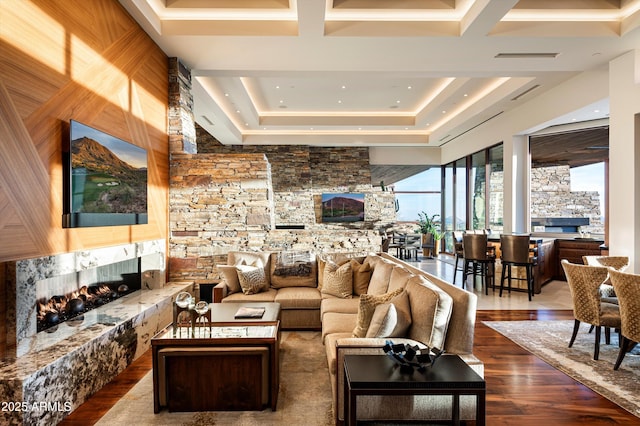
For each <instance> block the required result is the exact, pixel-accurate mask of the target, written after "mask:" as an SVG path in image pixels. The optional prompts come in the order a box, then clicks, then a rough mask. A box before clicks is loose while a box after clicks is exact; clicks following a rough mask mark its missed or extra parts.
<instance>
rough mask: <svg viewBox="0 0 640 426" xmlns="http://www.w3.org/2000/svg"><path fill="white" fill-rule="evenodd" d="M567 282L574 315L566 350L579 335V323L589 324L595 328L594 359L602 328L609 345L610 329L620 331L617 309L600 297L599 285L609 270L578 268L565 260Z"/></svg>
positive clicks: (598, 350) (563, 265)
mask: <svg viewBox="0 0 640 426" xmlns="http://www.w3.org/2000/svg"><path fill="white" fill-rule="evenodd" d="M561 265H562V268H563V269H564V273H565V275H566V276H567V283H568V284H569V289H570V291H571V297H572V299H573V316H574V318H575V322H574V325H573V333H572V335H571V340H570V341H569V347H571V346H573V342H574V341H575V339H576V336H577V335H578V329H579V327H580V322H584V323H587V324H591V325H593V326H595V328H596V333H595V334H596V336H595V337H596V340H595V349H594V352H593V359H595V360H597V359H598V356H599V354H600V334H601V330H602V327H605V338H606V343H610V329H611V328H614V329H620V309H619V308H618V305H615V304H613V303H607V302H603V301H602V300H601V298H600V292H599V290H600V285H601V284H602V282H603V281H604V280H605V279H606V278H607V275H608V274H609V270H608V269H607V268H605V267H601V266H588V265H577V264H573V263H569V261H568V260H567V259H562V261H561Z"/></svg>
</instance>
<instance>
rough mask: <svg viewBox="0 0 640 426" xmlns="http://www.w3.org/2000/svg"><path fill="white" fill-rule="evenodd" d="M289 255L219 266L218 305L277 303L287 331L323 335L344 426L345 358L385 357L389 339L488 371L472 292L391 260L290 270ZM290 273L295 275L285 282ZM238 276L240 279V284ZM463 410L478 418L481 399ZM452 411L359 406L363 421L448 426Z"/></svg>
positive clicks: (441, 403) (394, 401)
mask: <svg viewBox="0 0 640 426" xmlns="http://www.w3.org/2000/svg"><path fill="white" fill-rule="evenodd" d="M283 256H285V254H283V253H249V252H231V253H229V256H228V261H227V265H219V266H218V268H219V269H220V271H221V273H222V276H223V277H224V279H223V280H222V281H221V283H220V284H218V286H216V288H215V289H214V301H215V302H222V303H226V302H238V301H252V302H257V301H269V302H278V303H280V305H281V309H282V327H283V329H316V330H322V339H323V343H324V345H325V348H326V355H327V363H328V367H329V374H330V378H331V387H332V392H333V401H334V404H333V408H334V414H335V416H336V421H337V422H342V421H343V414H344V404H343V402H344V398H343V375H342V370H341V369H340V367H339V366H341V365H342V364H343V362H344V356H345V355H347V354H381V353H383V351H382V347H383V346H384V344H385V342H386V341H387V340H392V341H393V342H394V343H411V344H418V345H419V346H422V347H424V345H425V344H426V345H429V346H430V347H435V348H438V349H444V350H445V351H446V352H447V353H449V354H457V355H459V356H460V357H461V358H462V359H463V360H464V361H465V362H467V364H469V365H470V366H471V367H472V368H473V369H474V370H475V371H476V372H477V373H478V374H479V375H480V376H483V374H484V369H483V365H482V363H481V362H480V361H479V360H478V359H477V358H475V356H473V354H472V350H473V334H474V327H475V318H476V303H477V297H476V296H475V295H474V294H473V293H470V292H467V291H465V290H463V289H461V288H458V287H455V286H453V285H452V284H450V283H447V282H445V281H443V280H440V279H439V278H437V277H435V276H433V275H431V274H428V273H426V272H424V271H421V270H420V269H417V268H415V267H413V266H411V265H409V264H407V263H405V262H403V261H401V260H398V259H396V258H395V257H393V256H391V255H388V254H386V253H380V254H369V255H367V256H352V255H349V254H334V255H326V256H318V257H317V258H314V257H311V258H307V259H303V260H302V261H295V262H288V263H287V262H286V261H284V262H283V259H282V257H283ZM243 265H248V266H243ZM283 265H285V266H283ZM286 265H289V266H286ZM294 265H297V266H298V267H296V266H294ZM299 266H302V267H299ZM240 269H244V270H249V271H253V272H256V270H258V269H259V270H260V271H258V272H257V274H256V275H257V281H258V282H262V284H259V285H256V286H254V288H252V287H251V284H248V283H247V281H251V280H250V279H249V280H248V279H247V277H243V273H244V271H240ZM283 270H284V271H285V272H287V271H288V272H291V273H293V275H289V276H286V274H285V276H283V275H282V273H281V272H282V271H283ZM306 272H308V274H307V275H305V273H306ZM234 273H237V274H238V276H239V279H238V282H235V281H234V279H235V275H234ZM263 275H264V276H263ZM251 278H256V277H251ZM240 281H242V282H240ZM265 281H266V282H268V284H267V283H266V282H265ZM247 289H248V291H247ZM254 291H255V293H254V294H245V293H252V292H254ZM436 366H437V363H436ZM436 368H437V367H436ZM285 374H286V372H285ZM460 407H461V418H462V419H474V417H475V398H473V397H464V396H463V397H461V399H460ZM450 410H451V397H449V396H437V395H436V396H424V395H423V396H413V397H408V396H398V397H385V398H384V399H381V398H380V397H373V396H371V397H360V398H359V400H358V419H361V420H375V419H399V420H400V419H402V420H410V419H416V420H418V419H429V420H448V419H450V418H451V412H450Z"/></svg>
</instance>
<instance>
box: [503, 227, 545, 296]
mask: <svg viewBox="0 0 640 426" xmlns="http://www.w3.org/2000/svg"><path fill="white" fill-rule="evenodd" d="M530 246H531V244H530V236H529V235H508V234H501V235H500V251H501V252H502V254H501V256H500V260H501V261H502V276H501V277H500V297H502V289H503V288H504V280H505V279H507V281H508V283H509V293H511V280H512V279H514V280H522V279H523V278H520V277H514V276H513V273H512V267H513V266H522V267H524V268H525V271H526V277H525V278H524V280H526V282H527V294H528V296H529V301H531V297H532V296H533V267H534V266H535V264H536V261H537V257H536V253H535V252H534V251H533V250H531V248H530Z"/></svg>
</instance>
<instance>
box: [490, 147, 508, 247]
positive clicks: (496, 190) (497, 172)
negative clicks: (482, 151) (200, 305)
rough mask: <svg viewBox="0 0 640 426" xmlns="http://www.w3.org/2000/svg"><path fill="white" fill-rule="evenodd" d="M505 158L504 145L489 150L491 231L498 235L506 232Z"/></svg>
mask: <svg viewBox="0 0 640 426" xmlns="http://www.w3.org/2000/svg"><path fill="white" fill-rule="evenodd" d="M503 156H504V149H503V145H502V144H500V145H497V146H494V147H492V148H489V229H491V232H493V233H496V234H498V233H500V232H502V231H503V230H504V223H503V208H504V166H503Z"/></svg>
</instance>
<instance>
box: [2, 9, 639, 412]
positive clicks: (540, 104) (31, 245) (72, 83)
mask: <svg viewBox="0 0 640 426" xmlns="http://www.w3.org/2000/svg"><path fill="white" fill-rule="evenodd" d="M132 3H133V2H124V1H123V2H120V3H119V2H115V1H107V0H104V1H94V2H93V1H92V2H90V3H88V4H87V3H85V2H65V4H64V6H65V7H63V8H60V7H58V6H59V5H58V4H57V3H55V2H49V1H6V2H3V4H2V6H1V9H0V11H1V15H0V28H1V30H0V31H2V32H1V37H0V42H1V48H2V58H3V60H2V64H1V70H2V72H1V76H2V77H1V78H2V81H1V85H0V90H1V91H2V96H1V97H0V98H2V101H0V102H1V104H0V105H1V106H2V114H0V117H1V120H2V126H1V129H2V130H1V134H2V140H3V142H2V148H1V150H0V161H1V163H0V164H1V167H0V170H1V171H0V176H2V181H1V182H0V188H1V193H2V197H1V200H0V209H1V210H2V211H3V215H2V217H3V219H2V220H1V223H0V228H1V229H2V230H3V232H2V233H1V235H0V242H1V244H0V262H3V268H2V276H1V277H0V278H2V281H3V282H4V281H7V280H8V276H9V274H8V273H7V272H6V269H5V268H4V266H6V265H7V264H10V263H16V262H19V261H23V260H27V259H51V258H53V257H54V256H58V255H65V254H72V253H79V252H89V253H91V252H95V251H97V252H100V251H101V250H103V249H106V248H114V249H115V250H118V254H117V255H116V257H120V256H124V257H126V256H128V255H124V254H122V255H121V254H120V252H121V251H122V252H131V251H136V252H140V253H144V254H145V255H147V254H150V253H149V252H148V249H149V248H148V247H147V244H149V245H150V246H152V252H153V253H160V257H161V260H157V259H155V258H154V259H153V260H151V261H150V264H149V265H148V266H147V268H148V270H159V271H162V272H163V274H164V275H165V276H166V278H165V280H166V281H169V282H176V281H177V282H191V281H193V282H195V283H199V282H206V281H212V280H216V279H218V278H219V276H218V274H217V271H216V269H215V265H216V264H219V263H221V262H223V259H224V258H225V256H226V253H227V252H228V251H230V250H237V249H262V248H266V247H272V248H282V249H302V250H308V249H313V250H314V251H323V250H328V249H331V250H332V251H345V252H346V251H354V252H356V251H357V252H369V251H378V250H379V247H380V243H381V233H380V230H381V229H385V228H386V227H388V226H389V225H390V224H392V223H393V221H394V220H393V218H394V217H395V206H394V196H393V193H392V192H390V191H383V189H382V188H381V186H380V185H378V183H377V182H372V179H371V174H370V172H369V170H370V166H371V165H407V166H411V165H415V164H436V165H442V164H447V163H449V162H451V161H455V160H457V159H459V158H463V157H465V156H466V155H469V154H471V153H473V152H476V151H479V150H482V149H484V148H487V147H489V146H492V145H494V144H496V143H499V142H502V143H503V144H504V159H505V160H504V161H505V162H504V169H505V176H506V178H505V186H504V194H505V195H504V226H505V231H507V232H508V231H514V232H526V231H527V230H528V227H527V223H529V222H530V220H529V219H530V214H531V213H530V211H529V204H528V203H529V201H528V197H527V195H526V194H528V179H529V176H528V172H527V171H526V170H527V167H528V166H527V158H528V141H527V136H526V135H527V134H528V133H533V132H535V131H537V130H539V129H540V128H541V127H542V126H550V125H554V123H559V122H560V121H559V118H560V117H563V118H564V117H567V120H568V121H571V118H570V117H571V115H572V114H574V113H576V112H577V111H580V110H583V111H586V110H588V109H593V105H594V104H597V103H599V102H601V101H602V100H603V99H607V100H608V102H609V105H610V114H609V117H608V118H607V120H608V123H609V126H610V132H611V136H610V150H609V158H610V166H609V193H608V196H609V200H608V203H609V205H610V206H612V207H611V208H610V211H609V215H608V217H609V227H608V233H607V243H608V246H609V247H610V253H611V254H617V255H626V256H629V258H630V259H631V264H630V271H634V270H637V266H636V265H638V264H640V263H639V262H640V259H639V256H640V243H639V241H640V233H639V232H638V227H639V226H640V224H638V222H637V218H638V217H640V214H638V209H639V208H640V207H639V206H638V202H637V199H638V189H637V187H636V186H637V185H635V183H634V182H637V181H638V179H637V173H640V172H639V170H640V167H638V163H639V162H640V159H639V156H638V154H637V149H636V146H638V143H637V139H638V130H637V129H638V128H639V127H640V125H639V124H638V122H639V119H638V117H639V111H638V109H639V105H638V99H640V85H639V84H638V79H637V77H635V76H637V74H638V71H637V69H638V59H637V58H638V56H639V55H640V53H639V51H638V50H637V47H636V49H635V50H629V51H627V50H626V49H623V47H624V46H625V45H627V44H629V43H631V44H632V45H633V41H634V40H637V39H638V29H637V25H635V26H634V25H633V24H632V22H633V19H628V21H626V22H628V24H626V25H628V27H629V28H628V29H626V30H625V33H624V36H621V35H617V36H614V39H615V40H617V43H616V45H618V44H619V48H620V49H622V51H624V54H622V51H621V55H619V56H618V55H613V56H606V55H605V56H606V58H601V59H597V56H598V55H595V53H594V58H596V59H593V60H592V61H593V62H592V63H591V64H590V67H588V68H585V69H579V70H577V69H571V68H570V67H568V66H566V68H565V70H564V72H566V74H565V76H564V78H563V79H560V80H562V81H557V82H556V83H557V84H556V85H555V86H554V87H553V89H550V90H544V91H541V92H540V93H539V94H538V93H534V95H535V96H531V97H530V98H526V97H525V98H524V99H522V100H521V101H520V102H519V103H518V106H517V108H511V109H509V110H505V112H503V113H501V114H499V115H497V116H495V118H493V119H492V120H491V121H490V122H487V123H486V124H485V125H483V126H477V127H474V128H470V129H469V131H468V132H465V133H461V134H459V135H458V136H457V137H456V139H455V143H453V142H451V143H447V144H444V145H442V144H436V146H434V142H435V141H437V140H439V139H442V138H443V137H444V136H446V133H441V132H443V131H444V130H445V129H446V128H447V126H444V127H443V128H442V129H441V130H434V131H433V132H432V133H431V134H430V135H429V137H428V139H429V140H431V141H432V142H430V143H426V136H425V134H424V132H418V131H413V130H411V131H408V132H406V133H405V132H404V131H403V130H401V129H398V130H396V131H394V132H393V133H404V134H403V135H402V137H404V138H405V139H404V140H403V141H402V142H399V143H396V144H390V143H388V142H380V139H384V137H380V135H376V134H375V132H371V133H370V134H367V135H363V136H362V137H358V138H347V137H346V136H340V137H338V138H336V139H335V140H332V141H329V140H328V138H329V137H330V134H331V132H318V133H317V134H311V135H309V134H306V133H308V132H306V131H305V134H304V135H302V134H301V133H299V134H294V136H291V134H289V135H288V136H287V135H283V136H282V137H281V138H279V137H277V136H274V133H270V132H269V131H266V132H260V131H256V132H245V133H246V134H245V135H244V136H242V138H241V139H242V140H243V141H244V142H241V144H239V145H242V147H240V146H239V145H236V146H228V145H224V144H221V143H220V142H217V143H215V142H213V143H212V140H211V139H215V138H214V137H211V134H212V133H210V132H209V131H208V130H207V129H206V128H205V127H208V126H209V124H208V123H207V122H206V121H205V120H204V119H202V118H201V117H200V116H199V115H198V113H197V111H195V110H194V107H195V106H194V105H193V103H192V102H193V99H192V96H193V95H192V94H190V93H189V89H190V88H189V87H186V86H188V85H190V84H191V83H192V82H193V84H194V86H193V90H194V91H198V90H202V86H201V85H196V84H195V80H196V79H195V78H194V76H192V74H191V69H190V68H194V69H195V68H198V67H197V66H195V64H193V63H189V64H188V65H187V64H186V63H185V62H183V61H184V59H183V58H180V57H176V56H175V55H170V54H169V53H168V52H169V51H170V50H169V49H167V50H164V49H163V48H160V47H159V45H158V43H157V42H156V41H155V40H154V39H153V37H151V36H150V35H149V33H148V32H147V31H148V29H146V28H145V26H143V25H142V24H141V23H140V22H143V23H144V21H142V20H140V21H138V19H140V18H139V17H138V16H137V15H136V14H135V13H133V12H132V9H131V7H133V6H132ZM280 3H282V2H280ZM285 3H289V2H285ZM631 3H633V4H635V2H631ZM178 6H179V4H178ZM287 6H288V5H287ZM298 7H299V8H300V11H301V13H302V12H304V10H305V8H306V7H309V6H307V5H302V4H301V5H298ZM492 7H495V6H492ZM490 11H492V12H494V13H497V11H495V10H493V9H489V10H487V11H485V13H489V12H490ZM636 15H637V11H636ZM634 16H635V15H634ZM636 19H637V18H636ZM238 26H239V27H240V26H242V25H241V24H240V23H238ZM166 31H169V32H170V31H176V32H178V30H177V29H173V30H169V29H167V30H166ZM221 31H222V30H221ZM283 31H284V30H283ZM303 32H304V31H303ZM228 36H229V35H224V34H223V35H222V36H221V37H228ZM246 37H247V36H238V37H237V38H238V39H239V40H237V41H239V42H240V44H243V43H246V42H247V40H248V39H247V38H246ZM273 37H274V38H278V37H282V38H283V39H287V38H289V37H288V36H286V35H279V36H273ZM294 38H295V37H294ZM335 38H339V37H334V39H335ZM346 38H347V39H348V37H346ZM400 38H401V37H400ZM400 38H396V39H395V40H396V41H397V40H399V39H400ZM603 40H605V41H606V40H610V39H608V38H607V37H601V38H598V42H599V43H603ZM393 46H395V47H396V48H397V45H395V44H393ZM636 46H637V44H636ZM221 49H222V48H221ZM387 52H388V50H387ZM227 53H228V54H229V56H230V62H232V61H231V58H233V55H231V52H227ZM254 53H255V54H256V56H259V55H258V52H254ZM233 54H234V55H236V54H239V53H238V52H234V53H233ZM242 54H243V55H244V54H245V53H242ZM527 60H534V61H540V60H541V59H527ZM265 61H266V63H268V62H269V59H268V58H266V59H265ZM386 62H387V63H388V62H389V61H386ZM391 62H393V61H391ZM262 65H263V66H265V65H264V64H262ZM367 66H370V64H369V63H364V61H363V64H362V65H361V66H360V67H362V68H366V67H367ZM511 66H513V67H514V68H517V67H518V66H520V65H511ZM224 67H229V68H232V64H225V65H224ZM388 67H389V66H386V67H385V68H388ZM265 68H268V67H266V66H265ZM317 69H318V70H320V69H322V68H321V67H319V68H317ZM359 69H360V68H354V69H353V70H352V71H354V72H355V74H357V73H358V70H359ZM379 71H380V72H383V73H385V75H386V76H388V75H392V74H393V67H390V68H389V69H386V70H382V69H379ZM270 72H271V73H272V75H275V74H278V73H279V72H278V71H277V70H275V69H273V68H272V69H271V71H270ZM416 72H418V71H412V73H416ZM423 72H426V71H425V70H423ZM476 72H478V73H479V72H480V70H475V71H474V70H470V72H469V73H468V74H472V73H476ZM509 72H510V73H511V74H513V75H512V77H514V78H516V77H518V76H517V74H518V73H522V71H517V70H514V69H512V70H510V71H509ZM505 73H507V71H506V70H505ZM248 74H251V73H250V72H248ZM282 74H283V75H285V74H286V73H282ZM409 74H411V73H409ZM435 74H437V73H435ZM192 77H193V81H192V80H191V79H192ZM167 81H170V82H171V83H170V84H167ZM513 89H514V88H511V92H513V91H514V90H513ZM545 89H546V88H545ZM504 90H506V88H504ZM511 92H510V93H511ZM196 94H197V93H196ZM222 96H223V97H224V94H222ZM480 106H481V105H480V104H478V105H476V106H475V107H474V108H475V109H478V108H479V107H480ZM283 110H284V109H283ZM381 117H383V118H382V119H384V120H389V121H393V120H395V119H392V118H393V117H392V118H389V117H388V116H387V117H385V116H381ZM378 118H380V117H378ZM315 119H316V120H317V123H318V124H316V126H321V124H320V123H321V122H322V120H321V119H320V118H318V117H315ZM369 119H370V118H367V119H366V120H365V118H362V119H361V122H362V123H363V124H362V125H363V126H366V125H367V124H366V121H367V120H369ZM70 120H77V121H79V122H82V123H85V124H88V125H90V126H93V127H95V128H98V129H100V130H102V131H104V132H107V133H109V134H112V135H114V136H116V137H119V138H121V139H123V140H127V141H130V142H135V144H137V145H138V146H141V147H143V148H144V149H145V150H146V151H147V155H148V157H147V158H148V186H147V191H148V200H149V204H148V222H147V223H146V224H139V225H130V226H109V227H91V228H65V227H63V226H62V217H63V211H64V199H65V189H64V180H65V178H64V173H63V160H62V159H63V155H62V151H63V147H62V142H61V141H62V139H63V137H64V132H65V125H66V124H68V123H69V122H70ZM265 120H266V121H265V122H264V125H265V126H270V124H269V123H267V121H268V120H274V122H276V123H278V120H279V119H278V117H277V116H276V115H274V116H273V117H267V118H265ZM397 120H400V121H402V120H404V118H402V119H397ZM554 120H558V121H554ZM194 121H196V122H197V123H196V122H194ZM455 121H456V120H455V119H453V121H452V122H451V123H450V127H449V128H453V124H455ZM277 125H278V124H276V126H277ZM394 126H395V127H396V128H398V125H397V122H395V124H394ZM257 130H259V129H257ZM357 132H358V131H357V127H356V128H354V129H350V130H349V133H350V134H354V133H357ZM283 133H286V132H283ZM311 133H313V132H311ZM275 134H276V135H277V134H278V133H275ZM207 135H209V136H207ZM392 136H393V135H389V136H388V137H389V138H391V137H392ZM210 138H211V139H210ZM276 138H277V139H276ZM296 138H298V139H299V140H300V141H302V142H297V143H294V142H292V139H296ZM323 138H326V140H325V141H322V142H321V143H319V144H317V143H316V142H317V141H318V140H319V139H320V140H322V139H323ZM268 139H271V140H275V141H276V142H275V143H274V144H271V145H267V144H266V143H265V141H266V140H268ZM445 139H446V138H445ZM389 140H391V139H389ZM345 141H347V142H345ZM205 142H206V143H205ZM258 148H259V149H258ZM265 155H266V156H265ZM206 162H209V163H212V164H215V165H209V166H206V167H205V166H202V164H203V163H206ZM212 170H217V172H215V173H214V172H213V171H212ZM243 173H244V174H243ZM233 175H236V176H240V178H239V180H238V181H237V182H236V183H233V182H232V181H231V180H232V179H233ZM187 181H189V182H190V183H191V184H197V185H191V184H189V185H187V183H186V182H187ZM194 188H197V189H198V190H200V189H204V192H201V193H198V194H197V196H195V195H194V194H195V192H194V191H196V189H194ZM329 192H357V193H363V194H365V201H366V203H367V207H366V209H367V217H366V221H365V222H364V223H362V224H358V225H353V226H347V225H336V224H331V225H330V224H326V223H322V222H321V221H320V220H319V219H318V217H319V209H320V204H321V201H320V197H321V195H322V194H323V193H329ZM220 194H223V196H222V197H221V196H220ZM205 205H207V206H209V207H207V208H208V209H209V210H205V208H204V206H205ZM230 205H233V206H234V207H235V208H236V210H235V211H234V210H233V209H230V208H229V206H230ZM613 206H615V208H613ZM203 210H205V211H207V213H206V214H202V211H203ZM240 210H242V212H241V214H242V216H241V217H242V218H243V221H242V222H241V223H238V217H239V216H238V215H237V214H236V213H238V212H239V211H240ZM211 217H214V218H217V219H216V220H211ZM300 225H303V226H304V229H300V228H299V227H300ZM149 242H150V243H149ZM158 246H160V247H158ZM336 248H337V249H339V250H336ZM91 256H92V255H90V256H89V257H91ZM111 256H113V255H112V254H111V253H109V254H105V253H102V257H104V258H108V257H111ZM153 257H154V255H152V258H153ZM25 283H27V284H25V288H27V287H28V280H27V281H26V282H25ZM150 285H152V284H150ZM0 291H1V292H2V293H1V294H0V299H1V300H3V301H7V302H6V303H3V304H2V306H0V309H1V311H0V317H2V318H3V321H0V336H1V337H0V348H2V354H3V356H5V357H12V356H15V355H16V353H20V350H18V349H16V346H20V345H17V342H16V335H19V336H22V334H21V329H20V327H19V326H18V324H19V323H20V321H18V324H16V321H13V325H11V324H10V323H11V322H12V321H11V320H13V319H15V318H14V317H16V316H17V317H18V318H23V317H21V315H22V314H20V312H21V311H20V310H18V311H16V307H15V305H16V303H13V300H16V301H17V300H18V297H17V295H16V294H15V293H18V294H20V292H19V291H17V289H16V286H15V285H13V287H11V286H7V285H4V286H2V287H1V288H0ZM34 294H35V290H34ZM13 298H15V299H13ZM9 300H11V302H9ZM30 303H31V305H33V303H32V302H30ZM29 309H31V308H29ZM16 312H18V313H16ZM514 315H515V316H517V315H519V314H514ZM563 315H564V314H563ZM478 318H479V319H480V318H481V314H480V313H479V315H478ZM157 321H158V326H157V327H160V328H161V326H160V322H162V320H157ZM155 331H159V330H155ZM141 340H144V339H141ZM476 340H478V339H477V338H476ZM143 344H144V343H141V345H143ZM147 344H148V342H147ZM23 346H24V345H23ZM142 348H143V346H140V348H139V349H136V350H133V351H132V352H133V353H130V351H127V354H128V355H127V356H126V357H125V358H127V362H126V363H127V364H129V363H130V361H132V359H133V358H139V357H140V355H141V353H144V352H145V351H144V350H143V349H142ZM13 351H17V352H15V353H14V352H13ZM124 367H125V366H123V367H122V368H124ZM603 404H606V402H605V403H603Z"/></svg>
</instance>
